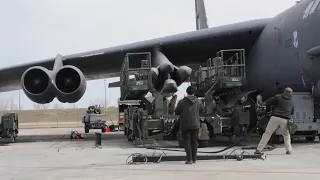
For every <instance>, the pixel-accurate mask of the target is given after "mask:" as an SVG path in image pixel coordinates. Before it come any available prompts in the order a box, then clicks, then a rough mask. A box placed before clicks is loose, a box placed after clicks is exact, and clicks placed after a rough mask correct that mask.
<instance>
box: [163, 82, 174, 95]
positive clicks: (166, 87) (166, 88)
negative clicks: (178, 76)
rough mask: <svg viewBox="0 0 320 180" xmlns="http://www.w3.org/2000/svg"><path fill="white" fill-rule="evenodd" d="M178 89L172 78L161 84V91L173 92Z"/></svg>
mask: <svg viewBox="0 0 320 180" xmlns="http://www.w3.org/2000/svg"><path fill="white" fill-rule="evenodd" d="M177 91H178V87H177V84H176V82H175V81H174V80H173V79H167V80H166V81H165V82H164V85H163V91H162V92H163V93H166V94H167V93H175V92H177Z"/></svg>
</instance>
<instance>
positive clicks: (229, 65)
mask: <svg viewBox="0 0 320 180" xmlns="http://www.w3.org/2000/svg"><path fill="white" fill-rule="evenodd" d="M244 53H245V52H244V50H243V49H234V50H223V51H220V52H218V53H217V57H216V58H210V59H209V60H208V61H207V67H201V66H200V67H199V68H198V69H195V70H194V72H193V76H194V78H191V79H190V81H191V83H192V84H193V85H195V86H197V89H198V92H197V96H198V97H199V98H200V99H202V100H203V103H204V106H205V109H206V113H205V114H204V115H203V117H202V118H201V130H200V136H199V145H200V146H201V147H205V146H207V145H208V141H209V139H210V138H211V137H214V135H215V134H220V135H227V136H232V135H234V134H235V133H237V134H245V132H246V127H247V125H248V124H249V123H250V120H249V113H248V112H243V106H241V108H240V110H239V111H238V112H237V115H240V118H239V117H238V118H235V117H231V118H225V117H221V116H219V115H216V113H215V112H214V109H215V107H214V103H213V102H214V98H217V97H216V96H215V97H213V96H212V95H213V94H214V93H215V94H217V92H218V93H219V94H220V97H222V96H223V95H224V94H223V93H225V92H227V93H228V89H232V90H233V91H235V90H234V89H238V88H241V87H242V86H243V84H244V83H245V80H246V75H245V56H244ZM230 54H232V55H230ZM150 69H151V53H149V52H146V53H128V54H126V56H125V60H124V62H123V64H122V68H121V74H120V88H121V96H120V101H119V102H120V103H121V105H123V104H126V106H127V108H126V109H125V110H124V112H125V113H124V114H125V118H124V124H125V130H124V134H125V135H126V136H127V138H128V140H130V141H132V140H135V142H136V143H138V144H139V142H137V141H141V140H147V139H150V137H152V136H153V137H155V135H159V134H160V135H162V138H164V139H178V142H179V146H180V147H181V146H182V143H181V142H182V139H181V134H180V133H179V129H178V118H179V116H177V115H174V114H173V111H172V103H171V101H170V100H167V99H166V98H164V96H163V94H161V93H160V92H158V91H156V90H154V88H153V84H152V81H151V80H152V79H151V75H149V74H150ZM148 92H149V93H151V94H152V97H151V98H147V97H146V94H147V93H148ZM230 93H232V92H231V91H230ZM128 100H130V101H128ZM170 105H171V107H170ZM220 110H221V109H220Z"/></svg>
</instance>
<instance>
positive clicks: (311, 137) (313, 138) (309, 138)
mask: <svg viewBox="0 0 320 180" xmlns="http://www.w3.org/2000/svg"><path fill="white" fill-rule="evenodd" d="M315 139H316V137H315V136H308V137H306V140H307V141H314V140H315Z"/></svg>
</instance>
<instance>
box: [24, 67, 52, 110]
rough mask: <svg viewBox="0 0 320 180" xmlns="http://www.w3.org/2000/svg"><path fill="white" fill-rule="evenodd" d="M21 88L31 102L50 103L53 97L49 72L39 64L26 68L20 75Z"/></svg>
mask: <svg viewBox="0 0 320 180" xmlns="http://www.w3.org/2000/svg"><path fill="white" fill-rule="evenodd" d="M21 86H22V90H23V91H24V93H25V94H26V96H27V97H28V98H29V99H30V100H32V101H33V102H36V103H39V104H45V103H50V102H52V101H53V99H54V98H55V95H54V88H53V84H52V80H51V72H50V71H49V70H48V69H46V68H44V67H41V66H34V67H31V68H29V69H27V70H26V71H25V72H24V73H23V74H22V77H21Z"/></svg>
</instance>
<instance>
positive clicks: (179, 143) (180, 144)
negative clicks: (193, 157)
mask: <svg viewBox="0 0 320 180" xmlns="http://www.w3.org/2000/svg"><path fill="white" fill-rule="evenodd" d="M178 146H179V148H184V145H183V141H182V140H180V141H178Z"/></svg>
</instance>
